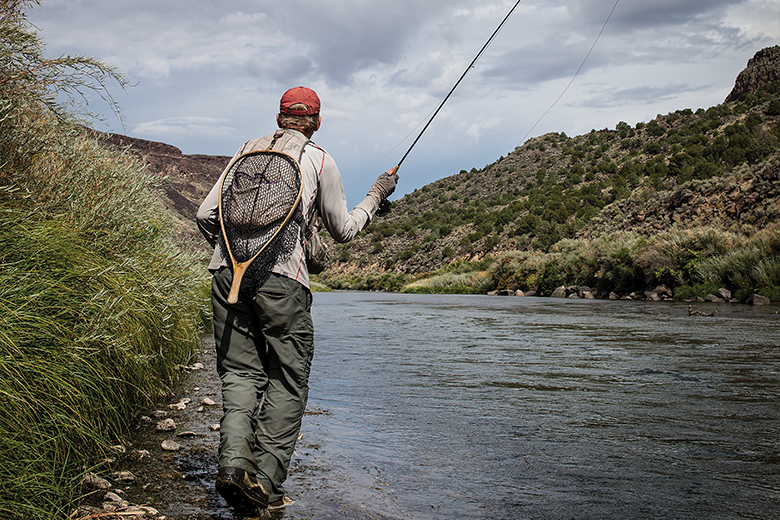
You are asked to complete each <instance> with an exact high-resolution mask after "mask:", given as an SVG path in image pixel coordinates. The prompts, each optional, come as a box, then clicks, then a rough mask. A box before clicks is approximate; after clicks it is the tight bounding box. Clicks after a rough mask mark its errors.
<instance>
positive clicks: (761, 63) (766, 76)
mask: <svg viewBox="0 0 780 520" xmlns="http://www.w3.org/2000/svg"><path fill="white" fill-rule="evenodd" d="M773 81H780V46H778V45H775V46H774V47H767V48H766V49H761V50H760V51H758V52H757V53H756V54H755V56H753V57H752V58H751V59H750V60H748V63H747V67H746V68H745V70H743V71H742V72H740V73H739V75H738V76H737V80H736V81H735V82H734V88H733V89H731V92H730V93H729V95H728V96H726V100H725V103H729V102H731V101H736V100H737V99H738V98H739V96H741V95H742V94H747V93H750V92H755V91H756V90H758V89H759V88H761V87H763V86H764V85H766V84H768V83H772V82H773Z"/></svg>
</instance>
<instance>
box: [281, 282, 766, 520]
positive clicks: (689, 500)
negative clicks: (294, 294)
mask: <svg viewBox="0 0 780 520" xmlns="http://www.w3.org/2000/svg"><path fill="white" fill-rule="evenodd" d="M696 308H697V309H699V310H702V311H705V312H707V313H709V312H712V311H713V310H717V313H716V314H715V315H714V316H701V315H692V316H689V314H688V304H682V303H671V302H636V301H604V300H563V299H550V298H515V297H488V296H448V295H398V294H381V293H351V292H334V293H317V294H315V297H314V306H313V308H312V314H313V317H314V322H315V329H316V347H315V349H316V350H315V358H314V365H313V370H312V376H311V392H310V399H309V404H310V413H309V414H308V415H307V416H306V417H305V418H304V425H303V437H302V440H301V443H300V445H299V449H298V452H297V454H296V457H295V459H294V460H293V465H292V473H291V476H290V479H289V481H288V484H287V489H288V493H289V494H290V495H291V496H292V497H293V498H294V499H295V500H296V504H293V505H292V506H290V507H289V508H288V511H287V513H286V514H285V516H286V517H288V518H308V519H312V518H315V519H316V518H351V517H354V518H398V519H405V518H408V519H451V520H456V519H473V518H485V519H507V520H509V519H513V520H515V519H567V520H568V519H621V520H626V519H651V518H652V519H662V518H669V519H704V518H706V519H737V518H760V519H769V518H779V517H780V396H779V395H778V390H780V314H778V313H777V310H778V309H777V306H767V307H752V306H746V305H727V304H724V305H715V304H697V305H696Z"/></svg>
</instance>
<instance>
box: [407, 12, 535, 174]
mask: <svg viewBox="0 0 780 520" xmlns="http://www.w3.org/2000/svg"><path fill="white" fill-rule="evenodd" d="M522 1H523V0H517V3H515V5H514V6H513V7H512V9H510V10H509V13H508V14H507V15H506V16H505V17H504V19H503V20H502V21H501V23H500V24H499V25H498V27H497V28H496V30H495V31H494V32H493V34H492V35H491V36H490V38H488V41H487V42H485V45H483V46H482V49H481V50H480V51H479V52H478V53H477V55H476V56H475V57H474V59H473V60H472V61H471V63H469V66H468V67H466V70H465V71H463V74H462V75H461V77H460V79H458V81H457V82H456V83H455V86H454V87H452V90H450V92H449V94H447V96H446V97H445V98H444V100H443V101H442V102H441V104H440V105H439V108H437V109H436V112H434V113H433V115H432V116H431V118H430V119H429V120H428V123H427V124H426V125H425V127H423V129H422V131H421V132H420V134H419V135H418V136H417V139H415V140H414V142H413V143H412V146H410V147H409V149H408V150H407V151H406V153H405V154H404V156H403V157H401V160H400V161H399V162H398V165H397V166H396V167H395V170H396V171H398V168H400V167H401V163H403V162H404V160H405V159H406V156H408V155H409V152H411V151H412V148H414V145H416V144H417V141H419V140H420V138H421V137H422V135H423V134H424V133H425V131H426V130H427V129H428V127H429V126H430V125H431V122H432V121H433V120H434V118H435V117H436V115H437V114H438V113H439V111H440V110H441V108H442V107H443V106H444V103H446V102H447V100H448V99H449V98H450V96H451V95H452V93H453V92H455V89H456V88H458V85H460V82H461V81H463V78H465V77H466V74H468V73H469V71H470V70H471V69H472V68H473V67H474V64H476V63H477V60H478V59H479V58H480V56H482V53H483V52H485V49H487V48H488V45H490V42H492V41H493V38H495V37H496V35H497V34H498V31H500V30H501V28H502V27H503V26H504V24H505V23H506V21H507V20H509V17H510V16H512V13H513V12H514V11H515V9H517V6H518V5H520V3H521V2H522Z"/></svg>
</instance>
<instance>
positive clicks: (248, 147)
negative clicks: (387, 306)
mask: <svg viewBox="0 0 780 520" xmlns="http://www.w3.org/2000/svg"><path fill="white" fill-rule="evenodd" d="M276 120H277V123H278V125H279V128H280V129H281V130H280V131H277V132H275V133H274V134H271V135H268V136H266V137H263V138H260V139H255V140H252V141H249V142H247V143H245V144H244V145H243V146H242V147H241V149H240V150H239V151H238V152H237V154H236V156H238V155H240V154H242V153H245V152H249V151H253V150H262V149H266V148H268V146H269V145H270V143H272V142H273V143H274V145H275V147H274V149H275V150H280V149H281V150H282V151H288V150H289V151H290V152H292V150H300V146H301V144H303V143H305V145H304V146H303V153H302V155H301V156H300V157H301V159H300V167H301V174H302V179H303V195H302V198H301V211H302V214H303V215H305V216H310V215H313V214H314V211H315V210H316V211H317V212H318V213H319V215H320V217H321V218H322V221H323V223H324V225H325V228H326V229H327V230H328V232H329V233H330V234H331V236H332V237H333V238H334V239H335V240H336V241H337V242H342V243H343V242H348V241H349V240H351V239H352V238H354V237H355V235H357V234H358V232H360V231H361V230H363V229H364V228H365V227H366V226H367V225H368V224H369V223H370V222H371V219H372V218H373V216H374V214H375V213H376V211H377V209H378V208H379V205H380V204H381V203H382V202H383V201H384V200H385V199H386V198H387V197H388V196H389V195H390V194H391V193H393V191H394V190H395V186H396V182H397V181H398V175H397V173H396V170H397V167H396V168H394V169H392V170H390V171H388V172H385V173H383V174H381V175H380V176H379V179H378V180H377V181H376V182H375V183H374V185H373V186H372V187H371V189H370V190H369V192H368V195H367V196H366V198H365V199H364V200H363V201H362V202H361V203H360V204H358V205H357V206H356V207H355V208H354V209H353V210H352V211H351V212H348V211H347V203H346V197H345V195H344V187H343V184H342V180H341V174H340V173H339V170H338V168H337V167H336V163H335V162H334V161H333V159H332V158H331V157H330V156H329V155H328V154H327V153H326V152H325V150H323V149H322V148H320V147H319V146H317V145H315V144H314V143H312V142H311V141H309V139H310V138H311V136H312V134H314V132H315V131H317V130H318V129H319V127H320V124H321V123H322V119H321V118H320V100H319V98H318V97H317V94H316V93H315V92H314V91H313V90H311V89H308V88H305V87H296V88H292V89H290V90H288V91H287V92H285V93H284V95H283V96H282V99H281V101H280V106H279V115H278V116H277V118H276ZM296 158H297V155H296ZM222 175H223V176H224V175H225V173H223V174H222ZM219 185H220V182H219V181H217V183H216V184H215V185H214V188H212V190H211V192H210V193H209V194H208V196H207V197H206V199H205V200H204V201H203V204H201V206H200V208H199V210H198V216H197V221H198V227H199V228H200V230H201V232H202V233H203V235H204V236H205V237H206V239H207V240H208V242H209V243H210V244H211V245H212V246H214V247H215V250H214V255H213V256H212V260H211V263H210V264H209V271H211V272H212V273H213V279H212V297H211V300H212V305H213V308H214V339H215V342H216V348H217V372H218V373H219V376H220V378H221V381H222V401H223V412H224V415H223V417H222V422H221V428H220V445H219V473H218V475H217V481H216V488H217V490H218V491H219V493H220V494H221V495H222V496H223V497H224V498H225V500H226V501H227V502H228V503H229V504H230V505H231V506H232V507H234V508H235V509H236V510H237V511H239V512H240V513H248V514H252V513H256V512H257V508H265V507H269V508H277V507H284V506H285V505H287V504H288V503H291V501H290V499H289V498H287V497H286V496H285V495H284V488H283V487H282V483H283V482H284V480H285V478H286V477H287V469H288V465H289V463H290V458H291V457H292V453H293V449H294V447H295V442H296V440H297V439H298V434H299V431H300V427H301V419H302V418H303V412H304V410H305V408H306V401H307V398H308V380H309V370H310V367H311V361H312V356H313V353H314V341H313V337H314V329H313V325H312V320H311V315H310V309H311V304H312V296H311V292H310V291H309V276H308V269H307V266H306V261H305V255H304V244H303V240H305V239H301V238H299V239H298V241H297V244H296V245H295V249H294V250H293V252H292V254H291V255H285V257H284V258H281V259H280V260H279V261H277V262H276V264H275V265H274V266H273V268H272V269H271V272H270V274H269V275H268V277H267V280H266V281H264V282H262V285H260V286H259V287H258V288H257V289H254V290H252V292H251V294H241V295H240V297H239V300H238V302H237V303H235V304H230V303H228V301H227V298H228V293H229V291H230V286H231V282H232V278H233V273H232V270H231V268H229V267H228V264H229V262H227V261H226V259H227V258H228V255H227V254H226V253H225V252H224V251H222V247H221V246H220V245H219V244H218V237H219V234H220V233H221V228H220V222H219V210H218V204H219ZM299 235H300V234H299Z"/></svg>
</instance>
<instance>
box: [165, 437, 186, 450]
mask: <svg viewBox="0 0 780 520" xmlns="http://www.w3.org/2000/svg"><path fill="white" fill-rule="evenodd" d="M160 447H161V448H162V449H164V450H165V451H179V450H180V449H181V444H179V443H178V442H174V441H169V440H167V439H166V440H164V441H162V443H161V444H160Z"/></svg>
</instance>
